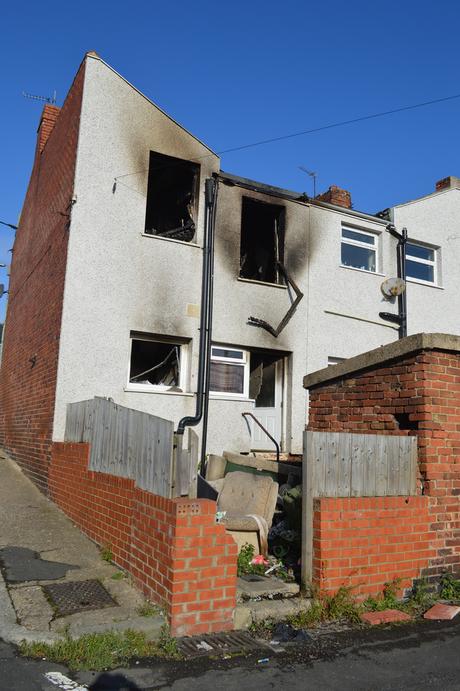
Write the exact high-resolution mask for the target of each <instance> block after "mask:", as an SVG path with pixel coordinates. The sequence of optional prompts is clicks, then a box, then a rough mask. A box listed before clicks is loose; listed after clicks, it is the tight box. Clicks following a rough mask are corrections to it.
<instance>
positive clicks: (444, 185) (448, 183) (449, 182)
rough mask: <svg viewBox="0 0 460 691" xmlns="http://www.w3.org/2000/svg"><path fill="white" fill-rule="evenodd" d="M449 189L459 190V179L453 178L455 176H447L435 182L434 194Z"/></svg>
mask: <svg viewBox="0 0 460 691" xmlns="http://www.w3.org/2000/svg"><path fill="white" fill-rule="evenodd" d="M449 189H460V178H457V177H455V175H449V176H448V177H447V178H443V179H442V180H438V181H437V183H436V192H439V190H449Z"/></svg>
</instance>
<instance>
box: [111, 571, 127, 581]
mask: <svg viewBox="0 0 460 691" xmlns="http://www.w3.org/2000/svg"><path fill="white" fill-rule="evenodd" d="M110 578H111V579H112V581H122V580H123V578H126V574H124V573H123V571H117V572H116V573H114V574H112V575H111V576H110Z"/></svg>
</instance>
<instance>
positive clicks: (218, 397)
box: [209, 393, 255, 403]
mask: <svg viewBox="0 0 460 691" xmlns="http://www.w3.org/2000/svg"><path fill="white" fill-rule="evenodd" d="M209 399H210V400H213V401H235V402H236V403H255V400H254V399H253V398H246V397H245V396H237V395H235V396H231V395H230V394H225V393H222V394H220V393H210V394H209Z"/></svg>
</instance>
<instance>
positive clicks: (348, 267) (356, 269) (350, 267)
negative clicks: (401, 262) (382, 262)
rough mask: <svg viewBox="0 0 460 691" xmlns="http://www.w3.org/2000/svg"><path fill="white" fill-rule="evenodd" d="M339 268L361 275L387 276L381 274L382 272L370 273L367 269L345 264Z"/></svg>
mask: <svg viewBox="0 0 460 691" xmlns="http://www.w3.org/2000/svg"><path fill="white" fill-rule="evenodd" d="M339 266H340V268H341V269H348V270H349V271H359V273H361V274H368V275H370V276H383V277H385V274H382V273H380V271H368V270H367V269H358V268H357V267H356V266H346V265H345V264H339Z"/></svg>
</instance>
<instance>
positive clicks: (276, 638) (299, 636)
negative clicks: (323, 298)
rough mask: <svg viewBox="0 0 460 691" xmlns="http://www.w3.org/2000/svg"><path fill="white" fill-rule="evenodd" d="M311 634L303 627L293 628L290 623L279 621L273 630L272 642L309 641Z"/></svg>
mask: <svg viewBox="0 0 460 691" xmlns="http://www.w3.org/2000/svg"><path fill="white" fill-rule="evenodd" d="M310 640H311V636H310V634H309V633H307V631H305V629H295V628H294V627H293V626H291V624H285V623H282V622H281V623H279V624H277V625H276V626H275V628H274V630H273V638H272V641H270V643H271V644H273V643H302V642H303V641H310Z"/></svg>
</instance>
